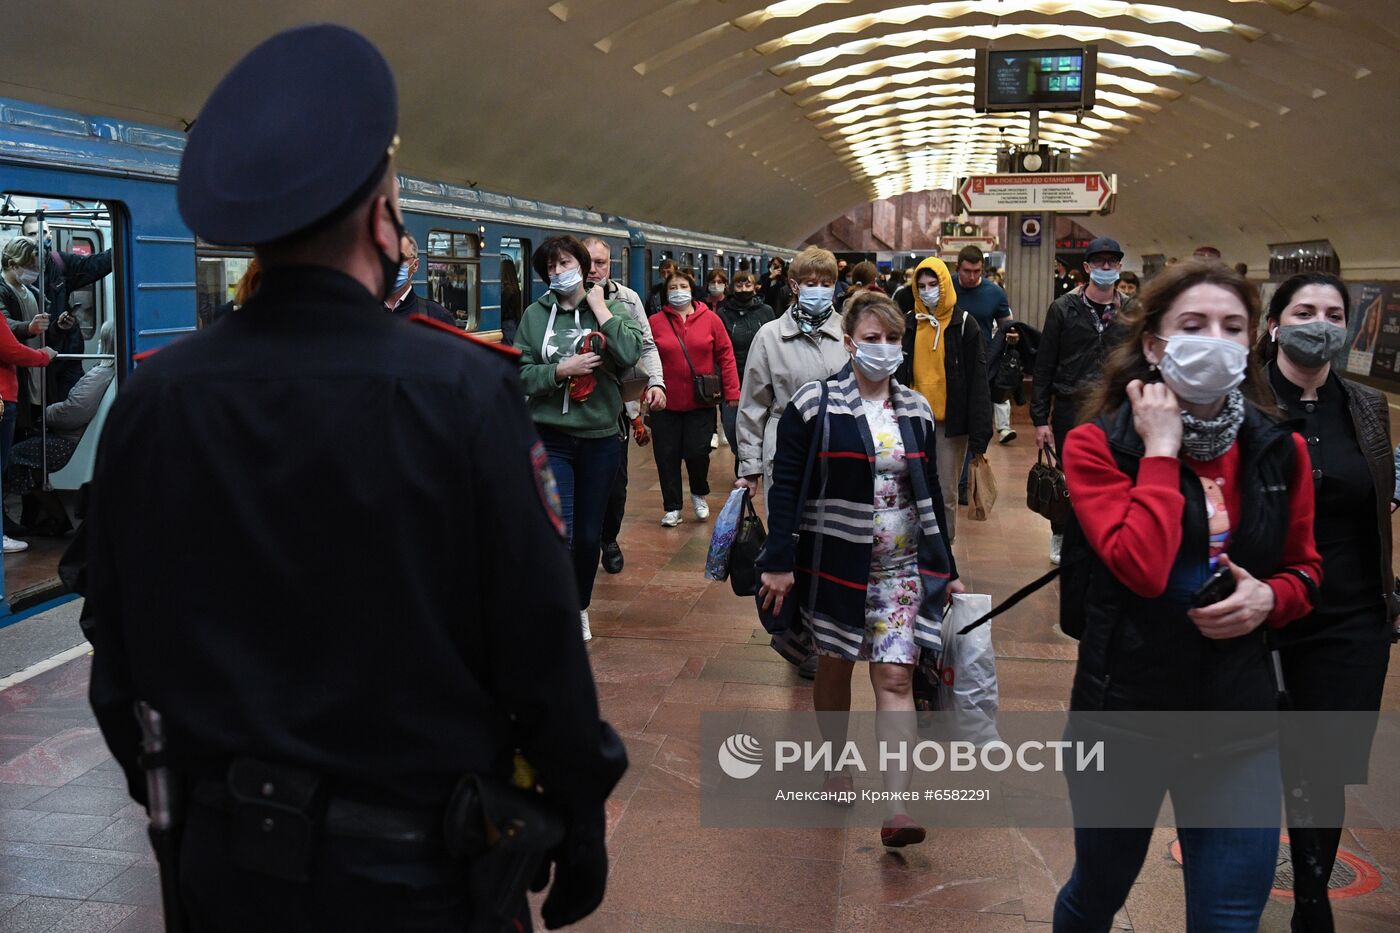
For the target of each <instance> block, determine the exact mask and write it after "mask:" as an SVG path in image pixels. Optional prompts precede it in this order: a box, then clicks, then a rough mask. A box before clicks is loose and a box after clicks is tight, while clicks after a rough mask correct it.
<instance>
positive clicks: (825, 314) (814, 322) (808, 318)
mask: <svg viewBox="0 0 1400 933" xmlns="http://www.w3.org/2000/svg"><path fill="white" fill-rule="evenodd" d="M833 310H835V309H834V308H833V307H832V306H831V305H827V306H826V307H825V308H823V309H822V310H821V311H817V312H816V313H808V312H807V311H805V310H803V308H802V306H801V305H800V304H794V305H793V306H792V308H791V309H790V311H789V313H790V314H791V315H792V319H793V320H794V321H796V322H797V329H798V330H800V331H802V333H804V334H810V333H812V331H814V330H816V329H817V328H818V327H821V326H822V325H823V324H825V323H826V319H827V318H829V317H831V312H832V311H833Z"/></svg>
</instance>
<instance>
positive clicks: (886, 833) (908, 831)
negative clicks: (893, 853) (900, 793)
mask: <svg viewBox="0 0 1400 933" xmlns="http://www.w3.org/2000/svg"><path fill="white" fill-rule="evenodd" d="M924 835H925V833H924V828H923V827H922V826H920V825H919V824H918V823H915V822H914V820H913V819H912V818H911V817H910V816H909V815H908V814H905V813H900V814H898V815H897V816H892V817H890V818H889V819H887V820H885V825H884V826H882V827H880V842H881V843H882V844H884V845H886V846H888V847H889V848H891V849H902V848H904V847H905V846H916V845H918V844H919V843H921V842H923V841H924Z"/></svg>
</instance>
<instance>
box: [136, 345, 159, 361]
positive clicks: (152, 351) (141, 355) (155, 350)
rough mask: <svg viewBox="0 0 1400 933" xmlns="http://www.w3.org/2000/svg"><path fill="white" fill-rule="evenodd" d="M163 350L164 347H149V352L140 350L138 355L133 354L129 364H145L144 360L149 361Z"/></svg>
mask: <svg viewBox="0 0 1400 933" xmlns="http://www.w3.org/2000/svg"><path fill="white" fill-rule="evenodd" d="M164 349H165V348H164V347H151V349H149V350H142V351H141V352H140V353H137V354H134V355H133V356H132V357H131V362H133V363H142V362H145V361H146V360H149V359H150V358H151V357H153V356H155V355H156V354H157V353H159V352H160V351H161V350H164Z"/></svg>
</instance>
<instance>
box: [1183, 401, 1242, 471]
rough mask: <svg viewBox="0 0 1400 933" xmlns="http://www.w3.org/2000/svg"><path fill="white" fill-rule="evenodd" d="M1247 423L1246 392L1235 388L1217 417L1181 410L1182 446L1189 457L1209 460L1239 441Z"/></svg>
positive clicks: (1202, 460)
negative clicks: (1241, 427)
mask: <svg viewBox="0 0 1400 933" xmlns="http://www.w3.org/2000/svg"><path fill="white" fill-rule="evenodd" d="M1242 424H1244V393H1243V392H1241V391H1240V390H1239V389H1231V390H1230V394H1229V395H1227V396H1225V407H1224V408H1222V409H1220V414H1218V415H1216V416H1215V417H1214V418H1210V419H1205V418H1197V417H1196V416H1195V415H1193V414H1191V413H1190V412H1186V411H1183V412H1182V413H1181V427H1182V432H1181V447H1182V449H1183V450H1185V451H1186V456H1188V457H1190V458H1191V459H1192V460H1195V461H1197V462H1198V463H1206V462H1208V461H1211V460H1214V459H1216V458H1217V457H1221V456H1224V454H1225V452H1226V451H1227V450H1229V449H1230V447H1231V445H1232V444H1234V443H1235V438H1236V437H1237V436H1238V435H1239V433H1240V425H1242Z"/></svg>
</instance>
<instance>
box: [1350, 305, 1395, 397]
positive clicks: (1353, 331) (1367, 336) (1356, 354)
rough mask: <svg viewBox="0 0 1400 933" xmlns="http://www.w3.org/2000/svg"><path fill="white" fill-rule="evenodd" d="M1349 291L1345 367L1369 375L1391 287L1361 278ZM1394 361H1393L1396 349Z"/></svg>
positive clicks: (1352, 371)
mask: <svg viewBox="0 0 1400 933" xmlns="http://www.w3.org/2000/svg"><path fill="white" fill-rule="evenodd" d="M1350 291H1351V296H1350V297H1351V315H1350V320H1349V321H1348V328H1347V329H1348V330H1349V332H1350V333H1348V335H1347V336H1348V338H1349V339H1348V342H1347V358H1346V371H1347V372H1349V373H1351V374H1352V375H1356V376H1369V375H1371V367H1372V365H1373V363H1374V360H1375V354H1376V344H1377V343H1378V342H1379V340H1380V336H1381V318H1382V317H1383V316H1384V314H1385V306H1386V303H1387V299H1388V298H1389V297H1390V291H1391V290H1390V288H1388V287H1387V286H1385V285H1380V284H1377V283H1374V282H1358V283H1354V284H1353V285H1352V286H1351V288H1350ZM1391 363H1392V364H1393V363H1394V350H1393V349H1392V351H1391ZM1392 378H1393V375H1392Z"/></svg>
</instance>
